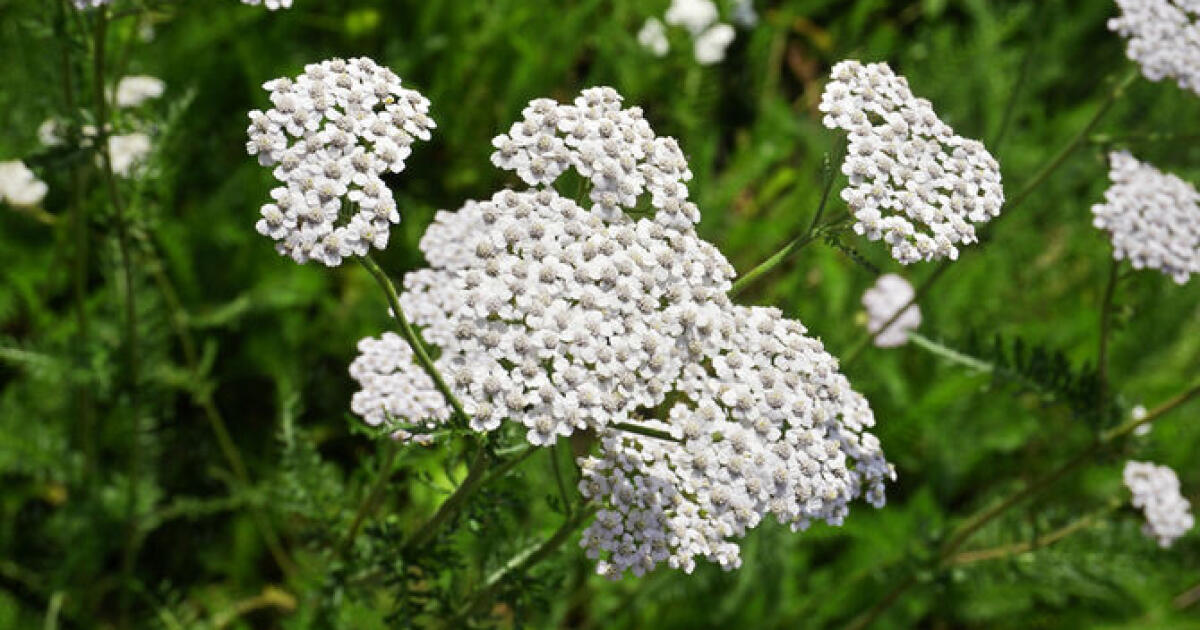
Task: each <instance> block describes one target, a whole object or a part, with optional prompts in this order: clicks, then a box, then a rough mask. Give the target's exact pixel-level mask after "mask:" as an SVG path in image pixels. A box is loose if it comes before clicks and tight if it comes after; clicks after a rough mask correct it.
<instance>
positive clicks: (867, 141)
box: [820, 60, 1004, 264]
mask: <svg viewBox="0 0 1200 630" xmlns="http://www.w3.org/2000/svg"><path fill="white" fill-rule="evenodd" d="M820 109H821V111H822V112H824V113H825V116H824V119H823V122H824V124H825V126H826V127H828V128H830V129H842V130H845V131H846V132H848V134H849V143H848V146H847V154H846V160H845V162H844V163H843V164H842V172H843V173H845V174H846V176H847V177H848V178H849V186H847V187H846V188H845V189H844V190H842V193H841V196H842V199H843V200H845V202H846V204H847V206H849V208H850V212H851V214H853V215H854V218H855V220H856V221H855V224H854V230H855V231H856V232H858V233H859V234H863V235H865V236H866V237H867V238H869V239H870V240H873V241H874V240H880V239H882V240H883V241H884V242H886V243H887V244H888V245H890V246H891V254H892V257H893V258H895V259H896V260H898V261H900V262H901V263H904V264H909V263H913V262H917V261H921V260H926V261H929V260H937V259H941V258H950V259H951V260H954V259H956V258H957V257H958V252H959V250H958V246H959V245H962V244H969V243H973V242H975V241H976V240H977V238H976V234H975V226H974V225H973V224H976V223H983V222H986V221H989V220H991V219H992V218H993V217H996V216H998V215H999V214H1000V207H1001V205H1002V204H1003V203H1004V190H1003V188H1002V186H1001V183H1000V165H999V164H998V163H997V162H996V160H995V159H994V158H992V156H991V154H990V153H988V151H987V149H986V148H984V146H983V144H982V143H981V142H979V141H977V140H971V139H968V138H964V137H962V136H959V135H956V134H955V133H954V130H953V129H951V128H950V126H949V125H947V124H945V123H944V122H942V121H941V119H939V118H938V116H937V114H935V113H934V111H933V107H932V106H931V105H930V103H929V101H927V100H925V99H922V98H917V97H915V96H913V93H912V91H911V90H910V89H909V87H908V81H907V80H906V79H905V78H904V77H902V76H899V75H897V74H895V73H894V72H893V71H892V69H891V68H890V67H888V65H887V64H885V63H873V64H866V65H864V64H862V63H860V62H858V61H854V60H847V61H842V62H841V63H839V64H837V65H836V66H834V67H833V72H832V80H831V81H830V82H829V84H828V85H827V86H826V87H825V92H824V93H823V94H822V95H821V105H820Z"/></svg>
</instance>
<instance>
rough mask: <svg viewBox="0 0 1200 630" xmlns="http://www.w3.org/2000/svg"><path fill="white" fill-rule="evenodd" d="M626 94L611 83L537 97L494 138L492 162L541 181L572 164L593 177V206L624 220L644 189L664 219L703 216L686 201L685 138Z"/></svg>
mask: <svg viewBox="0 0 1200 630" xmlns="http://www.w3.org/2000/svg"><path fill="white" fill-rule="evenodd" d="M621 100H622V98H621V95H620V94H618V93H617V91H616V90H614V89H612V88H609V87H594V88H589V89H586V90H584V91H583V92H582V93H581V94H580V95H579V96H578V97H577V98H576V99H575V102H574V103H573V104H571V105H563V104H561V103H558V102H557V101H554V100H551V99H545V98H543V99H536V100H534V101H532V102H530V103H529V106H528V107H526V108H525V109H524V111H523V112H522V115H523V119H522V120H521V121H520V122H517V123H514V124H513V126H512V128H511V129H509V132H508V133H506V134H501V135H499V136H496V137H495V138H494V139H493V140H492V146H494V147H495V149H496V151H495V152H494V153H492V158H491V159H492V164H494V165H496V166H497V167H499V168H502V169H504V170H508V171H515V172H516V173H517V176H518V177H520V178H521V179H522V180H524V181H525V183H527V184H529V185H530V186H538V187H548V186H551V185H552V184H553V183H554V182H555V180H557V179H558V178H559V177H560V176H561V175H562V174H563V173H565V172H566V171H567V169H569V168H574V169H575V171H576V172H577V173H578V174H579V175H580V176H581V177H583V178H585V179H586V180H588V182H589V183H590V184H591V191H590V193H589V196H590V199H591V201H592V202H593V204H594V205H593V206H592V212H594V213H595V214H596V215H598V216H599V217H600V218H601V219H603V220H605V221H618V220H623V219H624V218H625V215H624V211H623V209H633V208H636V207H637V206H638V202H639V199H640V198H641V197H642V195H643V194H645V193H650V205H651V206H653V208H655V209H656V217H655V218H656V220H657V221H658V222H660V223H662V224H663V225H666V226H680V227H682V226H690V225H692V224H694V223H695V222H697V221H699V220H700V212H699V211H698V210H697V209H696V205H695V204H693V203H691V202H689V201H688V200H687V198H688V189H687V186H686V185H685V184H684V182H686V181H688V180H690V179H691V178H692V172H691V170H689V168H688V163H687V158H686V157H685V156H684V154H683V151H682V150H681V149H680V148H679V143H677V142H676V141H675V139H674V138H670V137H659V136H656V135H655V134H654V130H653V129H651V128H650V123H648V122H647V121H646V119H645V118H644V117H643V115H642V110H641V108H638V107H630V108H627V109H622V108H621Z"/></svg>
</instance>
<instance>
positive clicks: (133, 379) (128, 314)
mask: <svg viewBox="0 0 1200 630" xmlns="http://www.w3.org/2000/svg"><path fill="white" fill-rule="evenodd" d="M95 13H96V17H95V26H94V31H93V50H92V52H93V59H92V64H93V65H92V99H93V105H94V107H95V110H96V112H95V113H96V149H97V151H98V152H99V155H100V160H101V171H102V173H101V175H102V176H103V178H104V183H105V188H106V190H107V191H108V199H109V202H110V203H111V204H112V206H113V212H114V213H115V215H116V223H117V248H118V254H119V257H120V264H121V276H122V281H123V283H124V285H125V286H124V292H123V293H124V297H125V330H124V340H123V341H124V343H125V375H124V376H125V379H124V380H125V386H126V391H127V394H128V396H129V408H130V418H131V420H132V423H133V430H132V431H131V432H130V434H131V435H132V436H133V440H134V444H132V445H131V447H130V449H129V488H128V496H127V497H126V501H127V503H128V507H127V509H126V512H127V514H126V518H127V520H128V525H127V530H128V532H127V535H126V538H125V546H124V551H123V553H122V555H121V575H122V585H123V586H124V588H122V589H121V598H120V627H127V626H128V623H129V608H130V598H129V596H130V595H131V594H132V593H131V591H130V588H132V586H131V585H132V583H133V565H134V563H135V562H136V561H137V546H136V541H137V523H136V520H137V514H136V510H137V507H136V506H137V486H138V479H139V478H140V476H141V465H140V461H139V460H140V455H141V449H140V448H139V447H138V445H137V444H136V442H137V440H138V438H139V436H140V435H141V419H140V418H139V415H140V413H141V411H140V409H139V404H138V403H139V392H138V327H137V304H136V298H135V296H134V287H133V261H132V259H131V256H130V251H129V224H128V222H127V219H128V217H127V216H126V215H125V206H124V204H123V203H122V202H121V195H120V192H119V191H118V189H117V183H116V177H115V175H114V174H113V168H112V156H111V155H110V153H109V147H108V113H109V112H108V97H107V95H106V94H105V78H104V70H105V61H106V59H105V43H106V41H107V39H108V7H107V6H102V7H100V8H99V9H98V10H97V11H96V12H95Z"/></svg>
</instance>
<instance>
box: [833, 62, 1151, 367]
mask: <svg viewBox="0 0 1200 630" xmlns="http://www.w3.org/2000/svg"><path fill="white" fill-rule="evenodd" d="M1137 77H1138V70H1137V69H1136V68H1133V69H1131V70H1129V72H1127V73H1126V74H1125V75H1124V76H1123V77H1121V78H1120V79H1119V80H1118V81H1117V82H1116V84H1115V85H1114V86H1113V89H1112V90H1111V91H1110V92H1109V93H1108V96H1107V97H1106V98H1105V99H1104V101H1103V102H1102V103H1100V106H1099V107H1098V108H1096V112H1095V113H1094V114H1092V117H1091V118H1090V119H1088V122H1087V123H1085V124H1084V126H1083V127H1082V128H1081V129H1080V130H1079V131H1078V132H1076V133H1075V135H1074V136H1073V137H1072V138H1071V139H1070V140H1069V141H1068V142H1067V144H1066V145H1064V146H1063V148H1062V149H1060V150H1059V151H1058V153H1056V154H1055V155H1054V156H1053V157H1051V158H1050V159H1049V160H1048V161H1047V162H1046V163H1045V164H1043V165H1042V167H1041V168H1040V169H1038V171H1037V172H1036V173H1035V174H1034V175H1033V177H1031V178H1030V179H1029V181H1028V182H1026V183H1025V185H1024V186H1022V187H1021V189H1020V190H1019V191H1017V194H1015V195H1013V196H1012V198H1010V199H1009V200H1008V203H1007V204H1005V206H1004V212H1002V213H1001V214H1000V216H998V217H996V218H995V219H993V220H992V222H991V223H990V224H988V226H987V227H986V228H984V230H983V232H982V233H981V234H980V240H981V241H982V240H983V239H984V238H986V236H988V235H990V234H991V231H992V230H994V229H995V226H996V225H997V224H998V223H999V222H1000V220H1001V219H1003V218H1004V217H1006V216H1009V215H1010V214H1012V211H1013V210H1015V209H1016V208H1017V207H1018V206H1020V205H1021V204H1022V203H1024V202H1025V200H1026V199H1029V197H1030V195H1032V194H1033V193H1034V191H1036V190H1037V189H1038V187H1039V186H1041V185H1042V184H1043V183H1045V182H1046V180H1048V179H1050V175H1052V174H1053V173H1054V171H1056V170H1058V168H1059V167H1060V166H1062V165H1063V164H1064V163H1065V162H1066V161H1067V158H1068V157H1070V156H1071V154H1072V153H1074V152H1075V151H1076V150H1077V149H1078V148H1079V147H1081V146H1083V145H1084V144H1085V142H1086V140H1087V138H1088V134H1090V133H1091V132H1092V129H1095V128H1096V125H1097V124H1099V122H1100V120H1101V119H1102V118H1104V115H1105V114H1107V113H1108V110H1110V109H1112V106H1113V104H1115V103H1116V102H1117V100H1118V99H1120V98H1121V96H1123V95H1124V94H1125V91H1126V90H1127V89H1128V88H1129V86H1130V85H1131V84H1132V83H1133V81H1134V80H1135V79H1137ZM952 262H953V261H951V260H943V261H942V262H940V263H938V266H937V268H936V269H934V271H933V274H932V275H930V276H929V277H928V278H926V279H925V281H924V282H922V283H921V284H920V286H918V287H917V289H916V291H915V293H914V295H913V297H912V299H910V300H909V301H908V302H907V303H905V304H904V305H903V306H901V307H900V308H899V309H898V310H897V311H896V314H895V315H893V316H892V317H891V318H890V319H889V320H888V321H887V322H884V324H883V326H881V327H880V330H887V329H888V327H890V326H891V325H892V324H894V323H895V322H896V319H898V318H899V317H900V314H901V313H903V312H904V311H906V310H908V307H910V306H912V305H913V304H915V303H916V302H917V301H919V300H920V299H921V298H922V297H924V296H925V294H926V293H927V292H928V291H929V289H930V288H931V287H932V286H933V284H934V283H935V282H937V280H938V278H940V277H941V276H942V274H943V273H945V271H946V269H947V268H948V267H949V266H950V264H951V263H952ZM873 338H874V334H873V333H867V334H866V335H865V336H863V337H862V338H861V339H859V341H858V343H856V344H855V345H854V346H852V347H851V350H850V351H849V352H848V353H847V354H846V356H845V358H844V359H843V360H842V364H843V365H849V364H850V363H852V362H853V361H854V360H855V359H856V358H858V356H859V355H860V354H862V351H863V350H865V349H866V347H867V344H869V343H870V342H871V339H873Z"/></svg>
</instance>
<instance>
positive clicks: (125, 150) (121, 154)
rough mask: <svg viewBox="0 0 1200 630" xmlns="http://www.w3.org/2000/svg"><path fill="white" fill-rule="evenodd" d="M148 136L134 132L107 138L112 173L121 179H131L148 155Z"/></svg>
mask: <svg viewBox="0 0 1200 630" xmlns="http://www.w3.org/2000/svg"><path fill="white" fill-rule="evenodd" d="M150 148H151V147H150V136H148V135H146V134H144V133H142V132H140V131H135V132H133V133H127V134H122V135H116V136H109V137H108V155H109V157H110V158H111V159H112V170H113V173H116V174H117V175H119V176H121V177H126V178H128V177H133V176H134V175H135V174H137V167H138V166H140V165H141V164H142V163H143V162H144V161H145V159H146V156H147V155H149V154H150Z"/></svg>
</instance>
